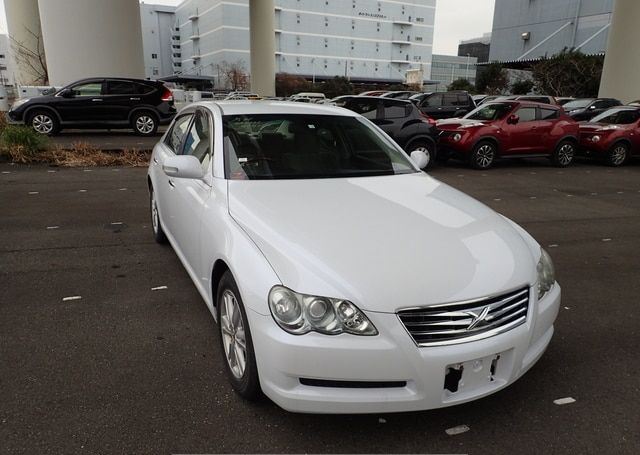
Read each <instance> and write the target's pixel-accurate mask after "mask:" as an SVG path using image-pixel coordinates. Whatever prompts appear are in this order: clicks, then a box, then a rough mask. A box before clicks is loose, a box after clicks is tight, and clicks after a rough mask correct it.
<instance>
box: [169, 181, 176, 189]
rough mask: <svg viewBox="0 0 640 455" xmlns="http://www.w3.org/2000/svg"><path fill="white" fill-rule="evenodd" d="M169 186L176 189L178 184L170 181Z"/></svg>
mask: <svg viewBox="0 0 640 455" xmlns="http://www.w3.org/2000/svg"><path fill="white" fill-rule="evenodd" d="M169 185H170V186H171V188H175V187H176V184H175V183H173V180H171V179H169Z"/></svg>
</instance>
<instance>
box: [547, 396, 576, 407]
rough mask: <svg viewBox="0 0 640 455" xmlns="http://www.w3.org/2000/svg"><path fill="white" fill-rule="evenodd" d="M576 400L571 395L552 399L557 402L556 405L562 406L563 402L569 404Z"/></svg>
mask: <svg viewBox="0 0 640 455" xmlns="http://www.w3.org/2000/svg"><path fill="white" fill-rule="evenodd" d="M575 402H576V400H575V399H573V398H571V397H566V398H558V399H557V400H553V403H554V404H557V405H558V406H562V405H563V404H571V403H575Z"/></svg>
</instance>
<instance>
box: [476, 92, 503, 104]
mask: <svg viewBox="0 0 640 455" xmlns="http://www.w3.org/2000/svg"><path fill="white" fill-rule="evenodd" d="M498 98H500V96H499V95H490V96H485V97H484V98H482V99H481V100H480V101H479V102H476V107H477V106H480V105H481V104H485V103H488V102H489V101H495V100H497V99H498Z"/></svg>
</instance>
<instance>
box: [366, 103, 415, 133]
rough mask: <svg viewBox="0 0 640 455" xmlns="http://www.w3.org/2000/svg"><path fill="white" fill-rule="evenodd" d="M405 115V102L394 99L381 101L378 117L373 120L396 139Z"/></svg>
mask: <svg viewBox="0 0 640 455" xmlns="http://www.w3.org/2000/svg"><path fill="white" fill-rule="evenodd" d="M406 116H407V104H406V103H403V102H398V101H394V100H390V99H388V100H384V101H382V109H381V111H380V117H379V118H378V119H376V120H375V121H374V123H375V124H376V125H378V126H379V127H380V128H381V129H382V131H384V132H385V133H387V134H388V135H389V137H390V138H391V139H393V140H394V141H396V142H397V141H398V133H399V132H400V130H401V129H402V125H403V124H404V122H405V118H406Z"/></svg>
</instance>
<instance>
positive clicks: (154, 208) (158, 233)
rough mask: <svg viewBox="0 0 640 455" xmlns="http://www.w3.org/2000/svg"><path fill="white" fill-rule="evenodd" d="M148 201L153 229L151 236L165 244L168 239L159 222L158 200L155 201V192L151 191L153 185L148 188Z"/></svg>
mask: <svg viewBox="0 0 640 455" xmlns="http://www.w3.org/2000/svg"><path fill="white" fill-rule="evenodd" d="M149 201H150V204H149V205H150V207H151V229H152V230H153V238H154V239H155V241H156V242H157V243H160V244H165V243H167V242H168V240H167V236H166V234H165V233H164V229H162V223H161V222H160V213H159V211H158V202H157V201H156V193H155V191H153V187H151V189H150V190H149Z"/></svg>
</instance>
